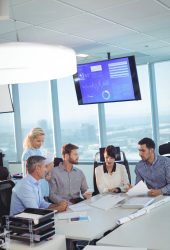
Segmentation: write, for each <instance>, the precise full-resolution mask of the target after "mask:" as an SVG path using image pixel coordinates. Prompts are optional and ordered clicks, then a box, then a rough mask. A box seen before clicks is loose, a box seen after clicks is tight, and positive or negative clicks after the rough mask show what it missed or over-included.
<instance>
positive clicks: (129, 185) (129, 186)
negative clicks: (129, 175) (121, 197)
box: [125, 184, 133, 193]
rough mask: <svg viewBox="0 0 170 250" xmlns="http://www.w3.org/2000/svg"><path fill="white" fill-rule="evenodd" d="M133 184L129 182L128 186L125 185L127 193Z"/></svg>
mask: <svg viewBox="0 0 170 250" xmlns="http://www.w3.org/2000/svg"><path fill="white" fill-rule="evenodd" d="M132 187H133V186H132V185H131V184H128V186H127V187H125V193H126V192H128V191H129V189H131V188H132Z"/></svg>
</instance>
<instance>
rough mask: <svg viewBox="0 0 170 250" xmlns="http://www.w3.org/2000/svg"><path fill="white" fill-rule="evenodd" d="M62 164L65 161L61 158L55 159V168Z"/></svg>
mask: <svg viewBox="0 0 170 250" xmlns="http://www.w3.org/2000/svg"><path fill="white" fill-rule="evenodd" d="M60 162H63V159H62V158H59V157H55V158H54V167H58V166H59V164H60Z"/></svg>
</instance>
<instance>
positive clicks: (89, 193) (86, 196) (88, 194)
mask: <svg viewBox="0 0 170 250" xmlns="http://www.w3.org/2000/svg"><path fill="white" fill-rule="evenodd" d="M83 197H84V198H85V199H90V198H91V197H92V193H91V192H88V191H86V192H85V193H84V194H83Z"/></svg>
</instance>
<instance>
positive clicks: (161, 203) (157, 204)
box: [145, 197, 170, 213]
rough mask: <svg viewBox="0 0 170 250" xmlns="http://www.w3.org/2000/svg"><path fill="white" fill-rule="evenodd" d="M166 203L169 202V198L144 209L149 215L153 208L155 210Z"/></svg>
mask: <svg viewBox="0 0 170 250" xmlns="http://www.w3.org/2000/svg"><path fill="white" fill-rule="evenodd" d="M166 202H170V197H166V198H164V199H161V200H159V201H157V202H155V203H153V204H151V205H149V206H148V207H146V208H145V209H146V211H147V213H149V212H150V211H151V210H152V209H153V208H156V207H159V206H162V205H164V204H165V203H166Z"/></svg>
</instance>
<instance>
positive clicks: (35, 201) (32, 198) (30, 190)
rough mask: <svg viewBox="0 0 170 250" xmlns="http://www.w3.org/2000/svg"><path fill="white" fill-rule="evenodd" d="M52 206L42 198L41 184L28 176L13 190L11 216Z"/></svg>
mask: <svg viewBox="0 0 170 250" xmlns="http://www.w3.org/2000/svg"><path fill="white" fill-rule="evenodd" d="M50 204H51V203H48V202H46V201H45V200H44V198H43V196H42V193H41V186H40V182H39V181H37V180H36V179H35V178H33V177H32V176H31V175H29V174H28V175H27V176H26V177H24V178H23V179H22V180H20V181H19V182H18V183H17V184H16V186H15V187H14V188H13V190H12V198H11V208H10V215H14V214H17V213H20V212H22V211H24V210H25V209H26V208H48V207H49V205H50Z"/></svg>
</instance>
